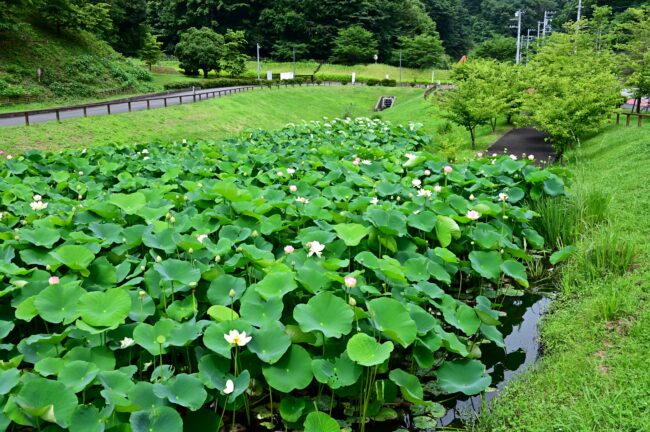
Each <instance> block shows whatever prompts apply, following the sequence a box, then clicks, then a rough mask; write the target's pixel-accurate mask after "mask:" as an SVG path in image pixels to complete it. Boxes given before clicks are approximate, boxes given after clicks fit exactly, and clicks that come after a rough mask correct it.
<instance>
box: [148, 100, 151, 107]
mask: <svg viewBox="0 0 650 432" xmlns="http://www.w3.org/2000/svg"><path fill="white" fill-rule="evenodd" d="M147 109H151V101H150V100H149V99H147Z"/></svg>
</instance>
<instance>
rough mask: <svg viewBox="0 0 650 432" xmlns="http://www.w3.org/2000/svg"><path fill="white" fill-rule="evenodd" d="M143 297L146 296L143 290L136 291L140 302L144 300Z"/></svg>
mask: <svg viewBox="0 0 650 432" xmlns="http://www.w3.org/2000/svg"><path fill="white" fill-rule="evenodd" d="M145 295H147V293H146V292H144V291H143V290H140V291H138V297H140V300H144V296H145Z"/></svg>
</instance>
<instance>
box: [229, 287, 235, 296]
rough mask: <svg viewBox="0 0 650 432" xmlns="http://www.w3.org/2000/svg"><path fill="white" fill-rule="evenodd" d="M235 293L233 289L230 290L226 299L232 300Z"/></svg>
mask: <svg viewBox="0 0 650 432" xmlns="http://www.w3.org/2000/svg"><path fill="white" fill-rule="evenodd" d="M236 294H237V293H236V292H235V290H234V289H232V288H230V291H228V297H230V298H233V297H235V295H236Z"/></svg>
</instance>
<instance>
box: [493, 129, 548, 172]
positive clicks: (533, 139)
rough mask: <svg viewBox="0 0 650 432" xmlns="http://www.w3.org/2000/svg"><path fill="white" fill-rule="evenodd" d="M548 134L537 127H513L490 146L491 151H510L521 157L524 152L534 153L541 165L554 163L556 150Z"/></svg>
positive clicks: (527, 153) (509, 152)
mask: <svg viewBox="0 0 650 432" xmlns="http://www.w3.org/2000/svg"><path fill="white" fill-rule="evenodd" d="M547 137H548V134H546V133H544V132H540V131H538V130H537V129H535V128H532V127H527V128H519V129H512V130H511V131H509V132H508V133H506V134H505V135H503V136H502V137H501V138H499V139H498V140H497V141H496V142H495V143H494V144H492V145H491V146H490V147H489V148H488V150H487V151H488V152H490V153H503V152H505V153H508V154H512V155H515V156H517V157H521V156H522V155H523V154H526V155H527V156H528V155H531V154H532V155H534V156H535V161H536V163H537V164H538V165H539V164H540V163H542V164H548V163H553V162H554V161H555V157H556V155H555V150H554V149H553V144H551V143H550V142H549V141H547V140H546V138H547Z"/></svg>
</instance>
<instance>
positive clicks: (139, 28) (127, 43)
mask: <svg viewBox="0 0 650 432" xmlns="http://www.w3.org/2000/svg"><path fill="white" fill-rule="evenodd" d="M110 5H111V8H110V18H111V20H112V21H113V31H112V32H111V34H110V36H109V38H108V42H109V43H110V44H111V46H112V47H113V48H114V49H115V50H116V51H119V52H121V53H122V54H124V55H127V56H135V55H137V53H138V52H140V50H142V48H143V46H144V44H145V40H146V39H147V38H148V37H149V35H150V31H149V26H148V25H147V1H146V0H110Z"/></svg>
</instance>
